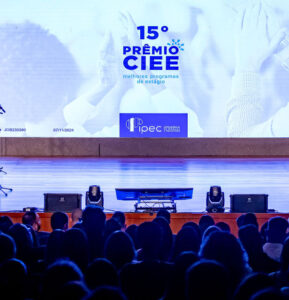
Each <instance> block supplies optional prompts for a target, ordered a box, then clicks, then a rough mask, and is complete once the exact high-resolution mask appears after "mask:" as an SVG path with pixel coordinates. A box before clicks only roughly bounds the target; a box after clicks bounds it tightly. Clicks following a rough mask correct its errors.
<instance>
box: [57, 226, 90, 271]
mask: <svg viewBox="0 0 289 300" xmlns="http://www.w3.org/2000/svg"><path fill="white" fill-rule="evenodd" d="M62 256H63V257H67V258H69V259H70V260H72V261H73V262H74V263H76V264H77V265H78V267H79V268H81V269H82V270H84V269H85V268H86V267H87V264H88V260H89V248H88V241H87V237H86V234H85V232H83V231H82V230H80V229H77V228H72V229H69V230H67V231H66V232H65V233H64V236H63V247H62Z"/></svg>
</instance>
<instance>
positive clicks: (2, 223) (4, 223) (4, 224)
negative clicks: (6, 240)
mask: <svg viewBox="0 0 289 300" xmlns="http://www.w3.org/2000/svg"><path fill="white" fill-rule="evenodd" d="M12 225H13V222H12V220H11V218H10V217H8V216H2V217H0V231H2V232H3V233H8V231H9V228H10V227H11V226H12Z"/></svg>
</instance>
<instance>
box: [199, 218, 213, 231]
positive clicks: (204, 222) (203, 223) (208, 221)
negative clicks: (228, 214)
mask: <svg viewBox="0 0 289 300" xmlns="http://www.w3.org/2000/svg"><path fill="white" fill-rule="evenodd" d="M213 225H215V221H214V219H213V218H212V217H211V216H209V215H204V216H202V217H201V218H200V221H199V227H200V229H201V232H202V234H203V233H204V232H205V230H206V229H207V228H208V227H210V226H213Z"/></svg>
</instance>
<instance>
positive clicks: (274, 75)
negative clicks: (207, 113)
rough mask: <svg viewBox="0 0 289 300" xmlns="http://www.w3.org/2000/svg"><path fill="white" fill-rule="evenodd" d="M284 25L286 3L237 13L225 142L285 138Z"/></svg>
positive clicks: (288, 17)
mask: <svg viewBox="0 0 289 300" xmlns="http://www.w3.org/2000/svg"><path fill="white" fill-rule="evenodd" d="M288 25H289V9H288V3H287V2H286V1H265V0H264V1H252V2H250V3H249V4H248V5H247V6H246V8H245V9H244V10H243V11H242V12H240V14H239V20H238V25H237V29H236V31H237V32H236V65H235V75H234V77H233V82H232V93H231V99H230V101H229V103H228V106H227V107H228V111H227V113H228V116H227V117H228V136H236V137H238V136H240V137H246V136H248V137H270V136H276V137H278V136H279V137H282V136H289V130H288V128H289V126H288V118H287V115H288V112H289V107H288V100H289V98H288V96H287V94H288V91H287V90H288V88H286V86H288V80H289V73H288V71H287V70H288V68H287V65H286V63H287V62H286V56H287V55H286V53H288V52H287V51H289V47H288V43H286V36H287V35H288V28H289V27H288ZM280 52H282V55H281V54H280ZM278 57H279V59H278ZM282 58H283V61H282ZM287 58H289V55H288V56H287ZM284 60H285V61H284ZM286 69H287V70H286Z"/></svg>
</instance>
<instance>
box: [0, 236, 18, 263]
mask: <svg viewBox="0 0 289 300" xmlns="http://www.w3.org/2000/svg"><path fill="white" fill-rule="evenodd" d="M15 256H16V244H15V242H14V240H13V238H12V237H11V236H9V235H7V234H5V233H0V263H3V262H4V261H6V260H8V259H11V258H14V257H15Z"/></svg>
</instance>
